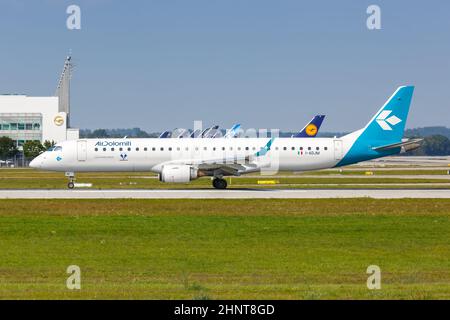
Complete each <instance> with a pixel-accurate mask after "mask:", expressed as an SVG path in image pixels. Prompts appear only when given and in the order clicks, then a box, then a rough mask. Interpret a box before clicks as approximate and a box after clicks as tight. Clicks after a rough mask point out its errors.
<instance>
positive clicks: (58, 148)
mask: <svg viewBox="0 0 450 320" xmlns="http://www.w3.org/2000/svg"><path fill="white" fill-rule="evenodd" d="M53 151H62V147H60V146H57V147H55V148H54V149H53Z"/></svg>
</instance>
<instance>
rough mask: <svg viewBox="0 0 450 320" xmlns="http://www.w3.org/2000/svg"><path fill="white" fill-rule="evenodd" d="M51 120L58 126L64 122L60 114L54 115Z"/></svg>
mask: <svg viewBox="0 0 450 320" xmlns="http://www.w3.org/2000/svg"><path fill="white" fill-rule="evenodd" d="M53 122H54V123H55V125H57V126H58V127H60V126H62V125H63V124H64V118H63V117H62V116H56V117H55V118H54V119H53Z"/></svg>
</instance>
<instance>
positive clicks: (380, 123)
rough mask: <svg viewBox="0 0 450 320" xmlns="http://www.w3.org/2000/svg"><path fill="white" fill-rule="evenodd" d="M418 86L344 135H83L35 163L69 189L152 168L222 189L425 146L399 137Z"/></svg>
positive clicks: (162, 175) (166, 177)
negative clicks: (101, 176) (88, 178)
mask: <svg viewBox="0 0 450 320" xmlns="http://www.w3.org/2000/svg"><path fill="white" fill-rule="evenodd" d="M413 91H414V87H413V86H402V87H399V88H398V89H397V90H396V91H395V92H394V94H393V95H392V96H391V97H390V98H389V99H388V100H387V102H386V103H385V104H384V105H383V106H382V107H381V109H380V110H379V111H378V112H377V113H375V115H374V116H373V117H372V119H371V120H370V121H369V122H368V123H367V125H366V126H365V127H363V128H362V129H359V130H356V131H354V132H352V133H350V134H347V135H344V136H342V137H340V138H336V137H335V138H314V139H310V138H277V137H272V138H235V139H153V138H143V139H102V138H99V139H78V140H71V141H64V142H61V143H58V144H56V145H55V146H54V147H52V148H50V149H49V150H48V151H46V152H44V153H42V154H41V155H39V156H38V157H37V158H35V159H34V160H33V161H32V162H31V163H30V167H32V168H37V169H41V170H50V171H60V172H65V173H66V176H67V177H68V178H69V183H68V187H69V188H70V189H72V188H74V177H75V172H92V171H109V172H116V171H151V172H155V173H158V174H159V180H160V181H162V182H170V183H188V182H190V181H191V180H194V179H197V178H200V177H204V176H209V177H212V184H213V187H214V188H216V189H225V188H226V187H227V181H226V180H225V179H224V177H225V176H239V175H241V174H245V173H250V172H262V171H264V170H271V169H275V170H280V171H284V170H291V171H308V170H319V169H327V168H335V167H341V166H346V165H350V164H353V163H357V162H361V161H366V160H371V159H375V158H380V157H385V156H390V155H394V154H398V153H403V152H407V151H410V150H414V149H416V148H418V147H420V142H421V139H410V140H407V139H402V137H403V132H404V128H405V124H406V119H407V116H408V112H409V107H410V103H411V99H412V95H413Z"/></svg>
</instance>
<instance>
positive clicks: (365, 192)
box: [0, 189, 450, 199]
mask: <svg viewBox="0 0 450 320" xmlns="http://www.w3.org/2000/svg"><path fill="white" fill-rule="evenodd" d="M361 197H370V198H376V199H399V198H423V199H425V198H441V199H450V190H443V189H440V190H436V189H434V190H433V189H413V190H407V189H403V190H402V189H381V190H380V189H378V190H374V189H348V190H339V189H333V190H331V189H308V190H304V189H303V190H294V189H289V190H286V189H284V190H283V189H282V190H280V189H277V190H275V189H257V190H256V189H242V190H237V189H229V190H213V189H205V190H198V189H196V190H189V189H186V190H160V189H158V190H0V199H270V198H272V199H311V198H319V199H323V198H361Z"/></svg>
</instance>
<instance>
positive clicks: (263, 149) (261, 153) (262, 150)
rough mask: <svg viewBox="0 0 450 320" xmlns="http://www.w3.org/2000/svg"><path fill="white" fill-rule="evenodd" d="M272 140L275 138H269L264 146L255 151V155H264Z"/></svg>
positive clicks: (268, 149)
mask: <svg viewBox="0 0 450 320" xmlns="http://www.w3.org/2000/svg"><path fill="white" fill-rule="evenodd" d="M273 140H275V138H271V139H270V140H269V142H267V144H266V145H265V146H264V147H262V148H261V149H260V150H259V151H258V152H257V153H255V156H257V157H260V156H264V155H266V153H267V152H269V151H270V147H271V146H272V143H273Z"/></svg>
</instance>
